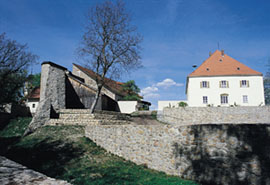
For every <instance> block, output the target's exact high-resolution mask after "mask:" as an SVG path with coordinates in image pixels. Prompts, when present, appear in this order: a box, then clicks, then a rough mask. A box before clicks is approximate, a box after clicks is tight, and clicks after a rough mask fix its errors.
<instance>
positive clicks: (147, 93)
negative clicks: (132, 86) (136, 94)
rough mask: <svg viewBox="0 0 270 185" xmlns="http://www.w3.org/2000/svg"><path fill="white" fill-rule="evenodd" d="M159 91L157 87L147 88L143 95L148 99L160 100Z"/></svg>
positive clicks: (142, 92)
mask: <svg viewBox="0 0 270 185" xmlns="http://www.w3.org/2000/svg"><path fill="white" fill-rule="evenodd" d="M157 91H158V88H157V87H155V86H151V87H146V88H144V89H142V90H141V95H142V96H143V97H144V98H146V99H148V98H158V97H159V96H160V95H159V94H158V93H156V92H157Z"/></svg>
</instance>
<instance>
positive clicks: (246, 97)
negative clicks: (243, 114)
mask: <svg viewBox="0 0 270 185" xmlns="http://www.w3.org/2000/svg"><path fill="white" fill-rule="evenodd" d="M243 103H248V96H247V95H243Z"/></svg>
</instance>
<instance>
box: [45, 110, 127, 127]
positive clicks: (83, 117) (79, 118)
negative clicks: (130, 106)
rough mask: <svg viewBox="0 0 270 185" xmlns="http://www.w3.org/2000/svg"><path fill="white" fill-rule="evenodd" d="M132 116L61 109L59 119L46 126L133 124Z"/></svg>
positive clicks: (109, 112)
mask: <svg viewBox="0 0 270 185" xmlns="http://www.w3.org/2000/svg"><path fill="white" fill-rule="evenodd" d="M129 120H130V116H129V115H127V114H122V113H119V112H112V111H95V113H93V114H91V113H90V110H89V109H61V110H60V114H59V118H55V119H50V120H49V121H48V122H47V123H46V125H83V126H86V125H108V124H109V125H112V124H114V125H123V124H131V122H130V121H129Z"/></svg>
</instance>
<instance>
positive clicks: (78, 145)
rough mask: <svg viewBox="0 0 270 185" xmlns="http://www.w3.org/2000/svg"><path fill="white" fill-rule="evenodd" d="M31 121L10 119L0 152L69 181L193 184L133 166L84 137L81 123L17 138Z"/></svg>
mask: <svg viewBox="0 0 270 185" xmlns="http://www.w3.org/2000/svg"><path fill="white" fill-rule="evenodd" d="M30 121H31V120H30V119H27V118H20V119H17V120H12V121H11V122H10V124H9V125H8V126H7V127H6V128H5V129H4V130H2V131H0V155H4V156H6V157H8V158H10V159H12V160H14V161H17V162H19V163H21V164H23V165H25V166H27V167H29V168H32V169H34V170H36V171H39V172H41V173H44V174H46V175H48V176H50V177H54V178H58V179H63V180H67V181H69V182H71V183H72V184H75V185H76V184H78V185H83V184H145V185H147V184H149V185H150V184H151V185H152V184H160V185H166V184H180V185H195V184H196V183H195V182H192V181H185V180H182V179H180V178H178V177H176V176H168V175H166V174H165V173H162V172H158V171H155V170H151V169H147V168H146V167H145V166H143V165H135V164H134V163H132V162H130V161H126V160H124V159H123V158H120V157H118V156H116V155H113V154H110V153H108V152H106V151H105V150H104V149H102V148H101V147H99V146H97V145H96V144H95V143H94V142H92V141H91V140H90V139H88V138H86V137H84V128H83V127H81V126H46V127H43V128H40V129H38V130H37V131H36V132H35V133H33V134H31V135H29V136H26V137H24V138H21V136H22V134H23V132H24V130H25V128H26V126H27V125H28V124H29V122H30Z"/></svg>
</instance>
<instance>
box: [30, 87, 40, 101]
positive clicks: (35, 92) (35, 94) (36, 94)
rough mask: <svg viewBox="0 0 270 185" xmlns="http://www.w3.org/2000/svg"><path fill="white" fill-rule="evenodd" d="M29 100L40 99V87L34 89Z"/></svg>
mask: <svg viewBox="0 0 270 185" xmlns="http://www.w3.org/2000/svg"><path fill="white" fill-rule="evenodd" d="M27 98H28V99H39V98H40V87H36V88H34V89H33V90H32V91H31V93H29V95H28V96H27Z"/></svg>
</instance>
